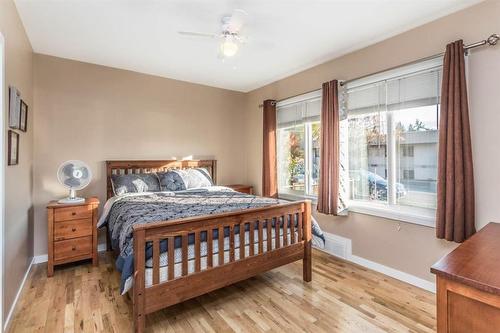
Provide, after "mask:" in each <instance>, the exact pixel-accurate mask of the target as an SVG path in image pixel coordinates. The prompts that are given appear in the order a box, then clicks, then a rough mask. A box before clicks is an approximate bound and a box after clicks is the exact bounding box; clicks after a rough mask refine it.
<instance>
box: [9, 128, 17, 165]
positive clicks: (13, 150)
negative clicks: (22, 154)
mask: <svg viewBox="0 0 500 333" xmlns="http://www.w3.org/2000/svg"><path fill="white" fill-rule="evenodd" d="M7 164H8V165H17V164H19V133H16V132H14V131H11V130H9V134H8V142H7Z"/></svg>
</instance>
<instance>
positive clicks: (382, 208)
mask: <svg viewBox="0 0 500 333" xmlns="http://www.w3.org/2000/svg"><path fill="white" fill-rule="evenodd" d="M442 66H443V58H442V57H436V58H434V59H429V60H425V61H422V62H419V63H416V64H411V65H409V66H402V67H401V68H394V69H390V70H387V71H383V72H380V73H377V74H374V75H370V76H367V77H364V78H362V79H359V80H355V81H353V82H349V83H348V85H350V86H351V87H352V88H355V87H360V86H364V85H367V84H373V83H376V82H381V81H385V80H391V79H395V78H398V77H404V76H406V75H409V74H410V75H411V74H416V73H419V72H425V71H430V70H439V69H440V68H442ZM343 89H345V91H344V92H345V93H346V96H347V90H348V89H349V88H348V87H347V86H346V85H344V88H343ZM345 98H347V97H345ZM436 109H437V112H438V113H439V104H437V106H436ZM346 111H347V112H348V110H346ZM384 112H385V114H386V119H385V121H386V123H387V144H386V159H387V177H386V178H387V202H386V203H378V202H369V201H362V200H352V199H351V194H350V191H351V189H350V186H349V195H348V208H349V211H352V212H356V213H361V214H366V215H372V216H376V217H382V218H388V219H393V220H397V221H402V222H408V223H412V224H417V225H422V226H426V227H432V228H435V227H436V209H435V208H424V207H411V206H402V205H398V204H396V202H397V199H396V198H397V194H396V192H397V190H396V186H397V185H396V184H397V179H396V177H397V176H396V175H397V158H398V152H397V144H396V140H395V136H394V135H393V131H394V130H395V128H394V126H395V122H394V121H392V117H393V114H394V112H397V111H384ZM346 121H348V120H346ZM438 126H439V123H438ZM347 149H348V148H347ZM413 149H414V148H413ZM413 155H414V154H413ZM412 158H414V156H413V157H412ZM348 170H349V168H348ZM348 184H350V181H349V182H348Z"/></svg>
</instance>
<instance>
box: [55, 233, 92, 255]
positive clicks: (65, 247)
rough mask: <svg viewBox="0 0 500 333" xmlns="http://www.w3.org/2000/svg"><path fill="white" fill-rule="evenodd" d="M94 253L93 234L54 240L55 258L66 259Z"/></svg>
mask: <svg viewBox="0 0 500 333" xmlns="http://www.w3.org/2000/svg"><path fill="white" fill-rule="evenodd" d="M91 253H92V236H87V237H81V238H74V239H69V240H64V241H59V242H54V260H56V261H57V260H64V259H68V258H72V257H78V256H81V255H85V254H91Z"/></svg>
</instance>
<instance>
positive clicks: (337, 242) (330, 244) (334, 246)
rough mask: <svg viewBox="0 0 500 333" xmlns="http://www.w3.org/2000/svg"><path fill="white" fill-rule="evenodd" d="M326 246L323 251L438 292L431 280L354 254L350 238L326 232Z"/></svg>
mask: <svg viewBox="0 0 500 333" xmlns="http://www.w3.org/2000/svg"><path fill="white" fill-rule="evenodd" d="M324 234H325V239H326V242H325V248H324V249H319V250H321V251H324V252H326V253H328V254H331V255H334V256H336V257H339V258H341V259H344V260H347V261H350V262H352V263H355V264H358V265H360V266H363V267H366V268H369V269H371V270H374V271H376V272H379V273H382V274H385V275H387V276H390V277H392V278H395V279H398V280H400V281H403V282H406V283H409V284H411V285H414V286H416V287H419V288H421V289H424V290H427V291H430V292H433V293H435V292H436V284H435V283H434V282H431V281H427V280H425V279H422V278H419V277H416V276H415V275H411V274H408V273H405V272H402V271H399V270H397V269H394V268H392V267H388V266H385V265H382V264H379V263H377V262H374V261H371V260H368V259H365V258H362V257H359V256H356V255H353V254H352V241H351V240H350V239H348V238H345V237H341V236H338V235H334V234H330V233H327V232H325V233H324Z"/></svg>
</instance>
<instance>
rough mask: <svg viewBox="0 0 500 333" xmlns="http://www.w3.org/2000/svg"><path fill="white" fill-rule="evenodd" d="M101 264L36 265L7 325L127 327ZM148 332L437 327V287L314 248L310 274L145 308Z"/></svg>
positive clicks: (111, 277)
mask: <svg viewBox="0 0 500 333" xmlns="http://www.w3.org/2000/svg"><path fill="white" fill-rule="evenodd" d="M99 259H100V260H99V266H98V267H93V266H92V265H91V263H90V262H83V263H80V264H68V265H63V266H61V267H60V268H58V269H56V271H55V273H54V277H52V278H47V276H46V270H47V266H46V265H45V264H39V265H35V266H33V269H32V271H31V272H30V274H29V277H28V280H27V281H26V284H25V288H24V290H23V291H22V294H21V297H20V299H19V301H18V303H17V306H16V309H15V311H14V315H13V318H12V321H11V323H10V325H9V329H8V332H130V331H131V330H132V323H133V320H132V312H133V311H132V302H131V300H130V298H129V297H127V296H121V295H120V291H119V284H120V277H119V273H118V272H116V271H115V269H114V259H113V257H112V255H111V254H110V253H101V254H100V258H99ZM146 325H147V329H146V330H147V332H209V333H213V332H286V333H290V332H401V331H406V332H421V333H428V332H435V329H436V318H435V295H434V294H432V293H429V292H427V291H424V290H422V289H419V288H416V287H413V286H411V285H408V284H406V283H404V282H401V281H398V280H395V279H392V278H390V277H387V276H385V275H382V274H379V273H377V272H374V271H371V270H369V269H366V268H364V267H361V266H358V265H355V264H352V263H349V262H345V261H343V260H340V259H337V258H335V257H332V256H330V255H327V254H325V253H323V252H320V251H316V250H315V251H313V280H312V282H311V283H304V282H303V281H302V264H301V262H296V263H293V264H290V265H287V266H283V267H280V268H277V269H275V270H272V271H270V272H267V273H265V274H261V275H259V276H257V277H253V278H251V279H248V280H245V281H242V282H240V283H237V284H234V285H231V286H229V287H226V288H223V289H220V290H216V291H214V292H211V293H209V294H206V295H203V296H200V297H197V298H195V299H193V300H189V301H186V302H184V303H181V304H178V305H175V306H172V307H170V308H167V309H163V310H161V311H158V312H155V313H153V314H151V315H148V316H147V318H146Z"/></svg>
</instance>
